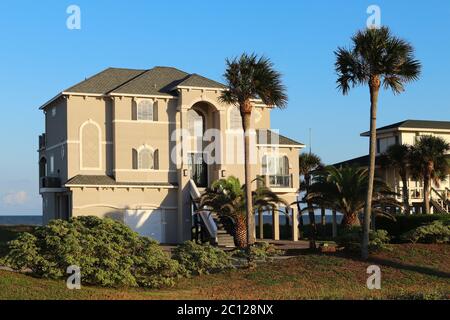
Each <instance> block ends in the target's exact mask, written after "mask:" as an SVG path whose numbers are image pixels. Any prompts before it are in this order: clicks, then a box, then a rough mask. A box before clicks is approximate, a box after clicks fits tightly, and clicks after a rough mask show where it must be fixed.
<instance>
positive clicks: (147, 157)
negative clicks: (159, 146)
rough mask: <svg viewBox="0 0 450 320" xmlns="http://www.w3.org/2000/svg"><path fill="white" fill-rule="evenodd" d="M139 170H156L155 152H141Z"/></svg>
mask: <svg viewBox="0 0 450 320" xmlns="http://www.w3.org/2000/svg"><path fill="white" fill-rule="evenodd" d="M138 168H139V169H140V170H149V169H153V168H154V162H153V151H152V150H150V149H147V148H144V149H142V150H141V151H139V156H138Z"/></svg>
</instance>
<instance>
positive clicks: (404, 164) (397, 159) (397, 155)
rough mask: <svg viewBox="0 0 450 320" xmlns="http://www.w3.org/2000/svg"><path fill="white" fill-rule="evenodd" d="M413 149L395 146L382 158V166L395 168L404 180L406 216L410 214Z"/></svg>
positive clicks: (403, 196) (403, 190) (403, 192)
mask: <svg viewBox="0 0 450 320" xmlns="http://www.w3.org/2000/svg"><path fill="white" fill-rule="evenodd" d="M410 154H411V147H410V146H408V145H405V144H394V145H392V146H390V147H389V148H388V149H387V150H386V153H385V154H384V155H383V157H382V161H381V164H382V166H385V167H391V168H394V170H395V171H396V172H397V173H398V175H399V176H400V179H401V180H402V184H403V185H402V198H403V210H404V212H405V214H409V213H410V207H409V192H408V167H409V159H410Z"/></svg>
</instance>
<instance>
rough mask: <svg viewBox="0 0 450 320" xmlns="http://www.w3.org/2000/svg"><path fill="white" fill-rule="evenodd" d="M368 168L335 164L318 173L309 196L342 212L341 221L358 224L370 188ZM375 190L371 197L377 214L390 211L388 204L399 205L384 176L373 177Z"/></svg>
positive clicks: (312, 200)
mask: <svg viewBox="0 0 450 320" xmlns="http://www.w3.org/2000/svg"><path fill="white" fill-rule="evenodd" d="M368 180H369V175H368V170H367V169H366V168H358V167H354V166H347V167H340V168H336V167H333V166H329V167H326V168H325V169H324V170H322V171H320V172H319V173H317V175H316V177H315V178H314V182H313V183H312V184H311V186H310V192H309V193H308V195H307V196H306V198H307V200H308V201H310V202H311V203H314V204H318V206H317V207H319V206H322V205H323V206H324V207H326V208H327V209H330V210H333V211H337V212H340V213H342V214H343V216H344V217H343V219H342V222H341V225H342V226H344V227H351V226H357V225H359V224H360V223H359V218H358V214H359V213H360V212H362V211H363V209H364V207H365V204H366V194H367V188H368ZM373 187H374V190H373V191H374V192H373V199H372V201H371V204H372V208H371V209H372V210H373V212H374V213H375V214H379V215H388V216H389V214H388V213H387V212H385V208H386V206H398V203H397V201H396V200H395V197H394V193H393V192H391V190H390V188H389V186H388V185H387V184H386V183H385V182H384V181H383V180H381V179H374V185H373Z"/></svg>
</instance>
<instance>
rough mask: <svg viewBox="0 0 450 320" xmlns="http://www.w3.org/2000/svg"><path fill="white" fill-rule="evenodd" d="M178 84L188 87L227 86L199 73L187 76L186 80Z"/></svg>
mask: <svg viewBox="0 0 450 320" xmlns="http://www.w3.org/2000/svg"><path fill="white" fill-rule="evenodd" d="M178 86H186V87H202V88H221V89H222V88H225V85H223V84H221V83H219V82H217V81H214V80H211V79H208V78H205V77H202V76H200V75H198V74H195V73H193V74H191V75H190V76H189V77H187V78H186V79H185V80H183V81H182V82H180V83H179V84H178Z"/></svg>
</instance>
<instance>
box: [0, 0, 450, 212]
mask: <svg viewBox="0 0 450 320" xmlns="http://www.w3.org/2000/svg"><path fill="white" fill-rule="evenodd" d="M71 4H75V5H78V6H79V7H80V8H81V30H68V29H67V28H66V19H67V17H68V14H67V13H66V9H67V7H68V6H69V5H71ZM371 4H376V5H378V6H380V8H381V22H382V24H383V25H388V26H390V27H391V28H392V30H393V32H394V33H395V34H396V35H398V36H400V37H403V38H405V39H407V40H409V41H410V42H412V43H413V45H414V46H415V48H416V55H417V58H418V59H420V60H421V61H422V63H423V75H422V77H421V79H420V81H418V82H417V83H414V84H411V85H409V86H408V87H407V91H406V92H405V93H404V94H402V95H400V96H393V95H392V94H391V93H389V92H382V94H381V98H380V108H379V125H386V124H389V123H393V122H396V121H401V120H404V119H430V120H449V119H450V106H449V104H450V82H449V80H448V75H449V74H450V33H449V32H448V31H449V30H450V2H448V1H444V0H427V1H406V0H396V1H377V0H372V1H364V0H352V1H348V0H328V1H326V0H321V1H320V0H319V1H301V0H300V1H299V0H295V1H281V0H280V1H262V0H259V1H232V0H228V1H211V0H210V1H206V0H202V1H200V0H192V1H178V0H173V1H170V2H165V1H150V0H148V1H133V0H130V1H106V0H104V1H93V0H89V1H80V0H73V1H62V0H59V1H49V0H47V1H20V0H19V1H2V2H1V3H0V40H1V43H2V45H1V50H0V70H1V76H0V88H1V89H0V90H1V94H2V99H1V100H0V101H1V104H0V106H1V111H2V118H1V123H0V124H1V125H0V133H1V137H2V138H3V139H2V141H1V145H2V154H3V156H2V157H1V158H0V168H1V169H0V177H1V178H0V214H16V213H17V214H18V213H40V212H41V203H40V197H39V195H38V179H37V176H38V167H37V161H38V158H37V152H36V149H37V138H38V135H39V134H40V133H41V132H43V127H44V122H43V115H42V113H41V112H40V111H39V110H38V107H39V106H40V105H41V104H42V103H44V102H45V101H47V100H48V99H49V98H51V97H53V96H54V95H55V94H57V93H58V92H60V91H61V90H63V89H65V88H67V87H69V86H71V85H73V84H74V83H76V82H79V81H80V80H83V79H84V78H85V77H87V76H90V75H92V74H94V73H96V72H98V71H100V70H102V69H104V68H106V67H109V66H115V67H128V68H151V67H153V66H155V65H168V66H174V67H178V68H180V69H183V70H185V71H187V72H195V73H199V74H202V75H205V76H207V77H210V78H212V79H216V80H219V81H221V80H222V74H223V70H224V59H225V58H226V57H233V56H236V55H238V54H240V53H241V52H243V51H247V52H255V53H258V54H264V55H266V56H268V57H270V58H271V59H272V60H273V62H274V63H275V65H276V67H277V68H278V69H279V70H280V71H281V72H282V73H283V75H284V81H285V84H286V86H287V88H288V93H289V107H288V108H287V109H286V110H283V111H275V112H273V114H272V127H273V128H277V129H280V131H281V132H282V133H283V134H285V135H287V136H289V137H292V138H295V139H297V140H299V141H302V142H305V143H308V140H309V138H308V137H309V133H308V132H309V128H311V129H312V142H313V143H312V148H313V151H314V152H315V153H318V154H319V155H320V156H321V157H322V158H323V159H324V161H325V162H327V163H332V162H335V161H340V160H345V159H347V158H350V157H354V156H360V155H364V154H366V153H367V149H368V141H367V140H366V139H365V138H361V137H359V133H360V132H363V131H365V130H367V128H368V116H369V114H368V112H369V104H368V90H367V89H366V88H360V89H356V90H353V91H352V92H351V93H350V95H349V96H346V97H343V96H342V95H341V94H340V93H339V92H338V91H337V90H336V88H335V78H336V76H335V74H334V70H333V63H334V55H333V51H334V50H335V49H336V48H337V47H338V46H343V45H349V44H350V40H349V39H350V37H351V35H352V34H353V33H354V32H355V31H356V30H358V29H361V28H364V27H365V24H366V20H367V17H368V14H367V13H366V10H367V7H368V6H369V5H371Z"/></svg>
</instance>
